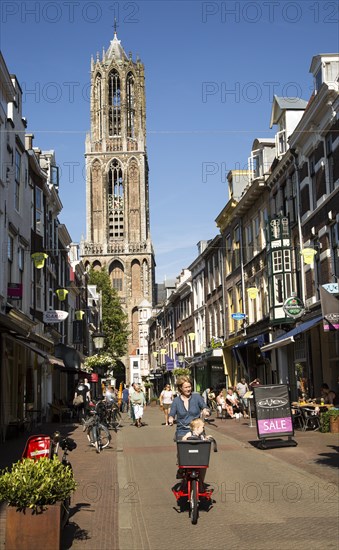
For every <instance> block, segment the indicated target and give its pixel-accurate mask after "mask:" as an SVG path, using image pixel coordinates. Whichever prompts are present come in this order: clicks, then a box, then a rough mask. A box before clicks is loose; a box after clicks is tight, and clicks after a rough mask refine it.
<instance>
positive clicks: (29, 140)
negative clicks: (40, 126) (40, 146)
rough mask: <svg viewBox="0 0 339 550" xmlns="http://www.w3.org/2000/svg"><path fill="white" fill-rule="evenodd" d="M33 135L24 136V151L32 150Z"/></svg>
mask: <svg viewBox="0 0 339 550" xmlns="http://www.w3.org/2000/svg"><path fill="white" fill-rule="evenodd" d="M33 139H34V134H25V149H26V150H27V151H29V150H30V149H33Z"/></svg>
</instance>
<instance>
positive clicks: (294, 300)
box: [283, 296, 305, 319]
mask: <svg viewBox="0 0 339 550" xmlns="http://www.w3.org/2000/svg"><path fill="white" fill-rule="evenodd" d="M283 310H284V312H285V313H286V315H288V317H293V319H298V317H301V316H302V315H304V313H305V306H304V304H303V301H302V300H301V299H300V298H298V297H297V296H290V298H287V300H285V303H284V305H283Z"/></svg>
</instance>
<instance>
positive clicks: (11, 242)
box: [7, 235, 14, 283]
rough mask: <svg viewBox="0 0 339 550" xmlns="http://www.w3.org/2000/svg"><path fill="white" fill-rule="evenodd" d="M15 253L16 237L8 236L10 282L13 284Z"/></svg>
mask: <svg viewBox="0 0 339 550" xmlns="http://www.w3.org/2000/svg"><path fill="white" fill-rule="evenodd" d="M13 251H14V237H12V235H8V241H7V260H8V282H9V283H12V282H13V281H12V274H13V273H12V270H13V260H14V257H13Z"/></svg>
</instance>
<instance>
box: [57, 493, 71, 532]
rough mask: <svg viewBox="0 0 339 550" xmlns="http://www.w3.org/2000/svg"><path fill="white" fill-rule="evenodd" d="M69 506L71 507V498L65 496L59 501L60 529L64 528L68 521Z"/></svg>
mask: <svg viewBox="0 0 339 550" xmlns="http://www.w3.org/2000/svg"><path fill="white" fill-rule="evenodd" d="M70 507H71V498H70V497H67V498H66V499H65V500H64V501H63V502H62V503H61V520H60V521H61V529H64V528H65V527H66V525H67V524H68V522H69V516H70Z"/></svg>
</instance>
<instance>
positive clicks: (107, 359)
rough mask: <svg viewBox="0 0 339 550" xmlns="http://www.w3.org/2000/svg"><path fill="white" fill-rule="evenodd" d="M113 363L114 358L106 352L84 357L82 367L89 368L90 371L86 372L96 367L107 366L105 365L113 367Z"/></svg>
mask: <svg viewBox="0 0 339 550" xmlns="http://www.w3.org/2000/svg"><path fill="white" fill-rule="evenodd" d="M114 365H115V359H114V358H113V357H112V356H111V355H109V354H108V353H102V354H96V355H92V356H91V357H86V359H85V362H84V367H85V368H86V369H87V368H90V369H91V370H90V371H87V370H86V372H92V370H93V369H94V370H95V369H97V368H107V367H113V366H114Z"/></svg>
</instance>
